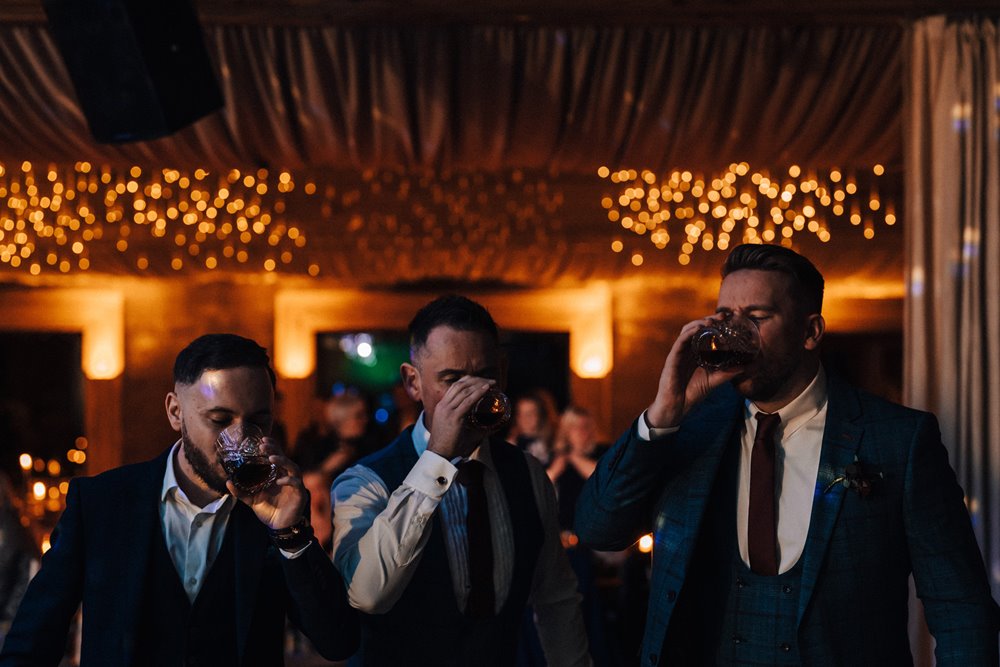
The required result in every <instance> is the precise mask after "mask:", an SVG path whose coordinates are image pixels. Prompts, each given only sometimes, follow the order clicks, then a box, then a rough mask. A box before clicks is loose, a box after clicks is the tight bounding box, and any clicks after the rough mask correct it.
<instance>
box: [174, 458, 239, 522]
mask: <svg viewBox="0 0 1000 667" xmlns="http://www.w3.org/2000/svg"><path fill="white" fill-rule="evenodd" d="M180 448H181V441H180V440H178V441H177V442H175V443H174V446H173V447H171V448H170V454H169V455H168V456H167V469H166V471H165V472H164V473H163V486H162V487H161V488H160V502H161V503H166V502H167V501H168V500H169V499H171V497H172V498H173V499H175V500H176V501H178V502H181V503H185V504H187V505H191V506H192V507H193V506H194V504H193V503H192V502H191V500H190V499H188V497H187V494H186V493H184V490H183V489H181V487H180V485H179V484H178V483H177V472H176V471H175V470H174V458H175V457H176V456H178V455H179V454H180ZM230 498H232V496H230V495H229V494H228V493H225V494H223V495H222V496H221V497H220V498H217V499H216V500H213V501H212V502H210V503H209V504H208V505H206V506H205V507H203V508H198V509H199V510H200V511H202V512H206V513H208V514H215V513H216V512H218V511H219V510H220V509H222V508H223V507H225V506H226V505H227V504H228V503H229V499H230Z"/></svg>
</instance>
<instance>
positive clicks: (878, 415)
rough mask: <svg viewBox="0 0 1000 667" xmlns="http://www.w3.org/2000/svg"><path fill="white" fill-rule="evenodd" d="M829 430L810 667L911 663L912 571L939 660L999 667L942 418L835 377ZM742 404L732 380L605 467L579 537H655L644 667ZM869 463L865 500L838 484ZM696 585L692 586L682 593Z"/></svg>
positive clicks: (805, 640)
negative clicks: (672, 428)
mask: <svg viewBox="0 0 1000 667" xmlns="http://www.w3.org/2000/svg"><path fill="white" fill-rule="evenodd" d="M828 390H829V394H828V396H829V402H828V409H827V420H826V428H825V431H824V434H823V444H822V450H821V455H820V463H819V474H818V477H817V480H816V488H815V493H814V499H813V507H812V514H811V519H810V524H809V534H808V536H807V539H806V544H805V549H804V551H803V554H802V557H801V559H802V581H801V585H800V591H799V601H798V615H797V618H798V626H797V628H798V640H799V649H800V656H801V657H802V661H803V662H804V663H805V664H837V665H842V664H908V663H910V662H912V658H911V656H910V653H909V643H908V639H907V607H908V577H909V575H910V573H911V572H912V574H913V576H914V580H915V582H916V589H917V594H918V595H919V596H920V598H921V600H922V601H923V603H924V609H925V612H926V616H927V622H928V625H929V627H930V630H931V633H932V634H933V635H934V637H935V639H936V640H937V646H936V655H937V659H938V664H941V665H945V664H962V665H969V664H976V665H979V664H994V665H995V664H997V630H998V626H1000V610H998V609H997V606H996V603H995V602H994V601H993V599H992V597H991V595H990V589H989V584H988V581H987V578H986V571H985V568H984V566H983V561H982V556H981V555H980V552H979V549H978V546H977V544H976V540H975V536H974V534H973V532H972V527H971V523H970V520H969V515H968V513H967V511H966V507H965V504H964V502H963V494H962V490H961V488H960V487H959V485H958V483H957V481H956V479H955V474H954V472H953V471H952V469H951V466H950V465H949V463H948V455H947V452H946V450H945V448H944V446H943V445H942V444H941V435H940V431H939V429H938V425H937V421H936V419H935V418H934V416H933V415H931V414H929V413H926V412H919V411H916V410H910V409H908V408H904V407H902V406H899V405H896V404H893V403H889V402H887V401H884V400H882V399H879V398H877V397H874V396H872V395H869V394H866V393H864V392H862V391H859V390H857V389H855V388H853V387H851V386H850V385H848V384H846V383H844V382H843V381H841V380H839V379H837V378H836V377H834V376H831V377H830V380H829V387H828ZM743 405H744V403H743V398H742V397H741V396H740V395H739V394H738V393H737V392H736V390H735V389H734V388H733V387H732V386H730V385H725V386H723V387H721V388H719V389H718V390H716V391H715V392H713V393H712V395H710V396H709V397H708V398H707V399H706V400H705V401H704V402H703V403H701V404H700V405H698V406H697V407H696V408H694V409H693V410H692V411H691V413H690V414H689V415H688V416H687V417H686V418H685V419H684V421H683V422H682V424H681V426H680V429H679V430H678V431H677V432H676V433H673V434H671V435H669V436H667V437H666V438H664V439H663V441H652V442H645V441H642V440H640V439H639V437H638V434H637V430H636V425H635V424H633V426H632V428H631V429H630V430H629V431H628V432H627V433H625V434H624V435H623V436H622V437H621V438H620V439H619V441H618V442H617V443H616V444H615V446H614V447H613V448H612V449H611V450H610V451H609V452H608V453H607V454H606V455H605V456H604V457H603V458H602V459H601V462H600V464H599V465H598V467H597V470H596V471H595V473H594V475H593V476H592V477H591V478H590V480H588V482H587V484H586V486H585V488H584V491H583V494H582V495H581V498H580V501H579V504H578V507H577V515H576V532H577V534H578V535H579V537H580V539H581V541H582V542H584V543H585V544H588V545H590V546H592V547H594V548H597V549H624V548H626V547H628V546H629V545H630V544H632V543H633V542H634V541H635V540H636V539H637V538H638V537H639V536H641V535H642V534H645V533H649V532H652V533H653V534H654V549H653V562H652V579H651V583H650V601H649V610H648V614H647V620H646V630H645V635H644V639H643V649H642V651H643V660H642V664H650V665H655V664H657V662H658V661H659V660H660V658H661V656H660V651H661V647H662V646H663V641H664V637H665V635H666V631H667V626H668V624H669V623H670V619H671V614H672V613H673V611H674V607H675V604H676V602H677V601H678V599H679V597H680V596H679V593H680V591H681V589H682V587H683V586H684V583H685V575H686V573H687V571H688V569H689V565H690V558H691V552H692V549H693V547H694V545H695V543H696V541H697V539H698V535H699V530H700V529H701V520H702V516H703V514H704V510H705V505H706V501H707V499H708V495H709V493H710V490H711V488H712V483H713V482H714V480H715V478H716V475H717V472H718V470H719V462H720V460H721V458H722V454H723V452H724V451H725V448H726V447H727V446H738V438H737V437H735V436H736V434H737V433H738V432H739V429H740V427H741V423H742V420H743V409H744V408H743ZM855 460H857V461H859V462H860V463H861V464H862V465H863V466H864V467H865V468H866V469H868V470H872V471H879V470H880V471H881V472H882V473H883V477H882V478H881V479H876V480H875V482H874V488H873V490H872V492H871V493H870V494H869V495H868V496H867V497H862V496H861V494H860V493H858V492H856V490H855V489H850V488H845V487H844V486H843V485H842V484H840V483H834V480H836V479H837V478H838V477H842V476H843V475H844V472H845V468H846V467H847V466H848V465H849V464H851V463H852V462H854V461H855ZM691 595H694V596H697V591H685V597H688V598H689V596H691Z"/></svg>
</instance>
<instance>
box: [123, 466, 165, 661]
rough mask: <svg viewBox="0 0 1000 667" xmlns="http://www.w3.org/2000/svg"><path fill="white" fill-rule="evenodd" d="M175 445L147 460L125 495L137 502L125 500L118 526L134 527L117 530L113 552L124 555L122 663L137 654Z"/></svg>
mask: <svg viewBox="0 0 1000 667" xmlns="http://www.w3.org/2000/svg"><path fill="white" fill-rule="evenodd" d="M171 451H172V448H170V449H168V450H167V451H166V452H164V453H163V454H161V455H160V456H158V457H156V458H155V459H153V460H152V461H149V462H148V463H145V464H142V467H141V468H140V471H141V472H140V474H138V475H135V476H134V477H133V478H132V483H134V484H135V487H134V491H133V492H132V493H127V494H123V496H122V497H133V498H136V499H137V502H133V503H122V504H121V506H122V507H123V510H122V517H121V523H120V524H116V525H119V526H131V527H132V529H131V530H127V531H126V530H121V531H117V534H118V536H119V538H120V539H119V542H118V543H117V546H115V547H114V548H113V549H112V550H111V552H110V553H114V554H120V555H122V560H121V561H120V562H119V565H120V567H121V570H120V572H121V578H120V581H121V589H120V592H119V593H118V594H119V595H121V601H122V603H121V605H119V606H118V607H117V608H118V609H119V612H118V613H120V614H121V617H120V618H119V619H118V620H119V622H118V625H117V627H120V628H122V630H123V632H124V633H125V635H124V636H125V637H129V638H131V640H130V641H126V642H124V646H125V651H124V655H122V656H121V664H123V665H131V664H132V663H133V658H134V655H135V648H136V647H135V642H134V638H135V636H136V623H137V622H138V620H139V618H140V616H141V614H140V609H139V604H140V601H141V599H142V594H143V588H144V586H145V583H146V570H147V569H148V567H149V556H150V548H151V547H152V545H153V531H154V530H163V527H162V523H161V522H160V492H161V491H162V489H163V475H164V473H165V472H166V468H167V457H168V456H169V455H170V452H171Z"/></svg>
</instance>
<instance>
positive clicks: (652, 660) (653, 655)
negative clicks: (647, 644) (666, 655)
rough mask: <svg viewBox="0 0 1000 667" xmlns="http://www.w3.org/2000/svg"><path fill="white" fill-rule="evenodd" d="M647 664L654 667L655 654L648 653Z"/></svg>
mask: <svg viewBox="0 0 1000 667" xmlns="http://www.w3.org/2000/svg"><path fill="white" fill-rule="evenodd" d="M649 664H651V665H655V664H656V654H655V653H650V654H649Z"/></svg>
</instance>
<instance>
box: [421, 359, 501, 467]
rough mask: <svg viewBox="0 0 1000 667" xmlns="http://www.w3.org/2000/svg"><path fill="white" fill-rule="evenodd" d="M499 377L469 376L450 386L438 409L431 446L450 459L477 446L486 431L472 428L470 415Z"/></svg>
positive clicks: (463, 454)
mask: <svg viewBox="0 0 1000 667" xmlns="http://www.w3.org/2000/svg"><path fill="white" fill-rule="evenodd" d="M495 384H496V380H487V379H485V378H478V377H474V376H472V375H466V376H465V377H463V378H462V379H460V380H458V381H457V382H456V383H455V384H453V385H451V386H450V387H448V391H446V392H445V393H444V396H442V397H441V400H440V401H438V404H437V406H436V407H435V408H434V419H433V421H432V423H433V424H434V427H433V428H434V431H433V433H431V436H430V441H429V442H428V443H427V449H429V450H430V451H432V452H434V453H435V454H438V455H439V456H442V457H444V458H446V459H448V460H449V461H450V460H451V459H453V458H455V457H456V456H467V455H468V454H470V453H471V452H472V450H473V449H475V447H476V445H477V444H479V441H480V440H481V439H482V437H483V433H482V432H480V431H477V430H476V429H474V428H472V427H470V426H469V425H468V422H467V421H466V416H467V415H468V414H469V412H471V411H472V408H473V407H474V406H475V405H476V402H477V401H478V400H479V399H480V398H482V397H483V396H484V395H485V394H486V392H487V391H488V390H489V388H490V387H492V386H493V385H495Z"/></svg>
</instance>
